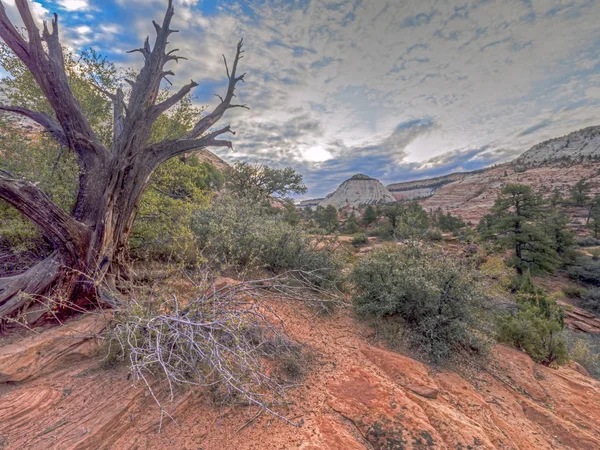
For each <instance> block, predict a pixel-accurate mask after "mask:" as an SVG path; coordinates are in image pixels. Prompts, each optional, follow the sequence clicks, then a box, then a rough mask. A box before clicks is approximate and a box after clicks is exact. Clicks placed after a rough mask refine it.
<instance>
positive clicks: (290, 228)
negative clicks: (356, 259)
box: [192, 196, 342, 288]
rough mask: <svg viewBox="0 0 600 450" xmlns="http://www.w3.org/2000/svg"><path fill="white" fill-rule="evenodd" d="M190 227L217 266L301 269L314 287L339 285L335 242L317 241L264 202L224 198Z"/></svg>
mask: <svg viewBox="0 0 600 450" xmlns="http://www.w3.org/2000/svg"><path fill="white" fill-rule="evenodd" d="M192 229H193V230H194V233H195V235H196V236H197V241H198V247H199V248H200V249H201V252H202V255H203V257H204V258H205V259H206V261H207V262H208V263H209V264H210V265H211V266H212V267H214V268H216V269H218V270H226V269H228V268H233V269H236V270H240V269H241V270H244V269H250V268H262V269H267V270H270V271H272V272H275V273H281V272H283V271H289V270H302V271H305V272H306V273H308V274H309V275H308V276H309V277H310V278H311V279H312V281H313V282H314V283H315V285H317V286H318V287H322V288H324V287H339V285H340V283H341V269H342V261H341V260H340V259H339V257H338V255H337V253H336V251H335V249H334V246H333V245H327V244H325V243H317V242H315V240H314V239H311V238H310V237H309V236H307V235H306V234H305V233H304V232H303V230H302V229H301V227H300V226H294V225H291V224H290V223H289V222H287V221H286V220H285V217H284V215H283V213H282V212H281V211H280V210H277V209H274V208H271V207H269V206H268V205H265V204H263V203H260V202H259V203H252V202H248V201H247V199H240V198H234V197H231V196H223V197H221V198H218V199H215V200H214V201H213V202H212V204H211V206H210V207H209V208H207V209H206V210H202V211H199V212H198V213H197V214H196V216H195V218H194V221H193V225H192Z"/></svg>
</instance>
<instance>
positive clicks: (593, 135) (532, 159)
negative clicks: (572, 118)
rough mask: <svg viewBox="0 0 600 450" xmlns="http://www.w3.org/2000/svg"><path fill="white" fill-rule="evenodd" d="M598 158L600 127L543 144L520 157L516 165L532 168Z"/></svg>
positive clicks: (599, 153) (576, 132) (599, 155)
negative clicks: (559, 162)
mask: <svg viewBox="0 0 600 450" xmlns="http://www.w3.org/2000/svg"><path fill="white" fill-rule="evenodd" d="M598 158H600V126H594V127H588V128H583V129H581V130H577V131H574V132H572V133H569V134H567V135H566V136H561V137H558V138H555V139H550V140H547V141H544V142H541V143H539V144H537V145H535V146H533V147H532V148H530V149H529V150H527V151H526V152H525V153H523V154H522V155H521V156H519V157H518V158H517V159H516V161H515V163H516V164H519V165H528V166H531V165H540V164H544V163H548V162H550V163H553V162H558V161H570V162H575V161H585V160H590V159H598Z"/></svg>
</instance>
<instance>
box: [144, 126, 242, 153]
mask: <svg viewBox="0 0 600 450" xmlns="http://www.w3.org/2000/svg"><path fill="white" fill-rule="evenodd" d="M225 133H231V134H235V132H234V131H232V130H231V127H230V126H229V125H227V126H226V127H224V128H221V129H219V130H216V131H213V132H211V133H208V134H206V135H204V136H202V137H201V138H198V139H172V140H165V141H162V142H159V143H158V144H154V145H152V146H150V148H149V149H148V151H149V152H152V153H154V154H155V156H156V158H158V159H159V161H161V162H162V161H166V160H167V159H170V158H173V157H174V156H177V155H181V154H183V153H187V152H191V151H193V150H200V149H205V148H206V147H228V148H233V144H232V143H231V141H228V140H224V139H217V138H218V137H219V136H221V135H222V134H225Z"/></svg>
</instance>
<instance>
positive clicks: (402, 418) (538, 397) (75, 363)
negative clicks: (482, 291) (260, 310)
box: [0, 280, 600, 450]
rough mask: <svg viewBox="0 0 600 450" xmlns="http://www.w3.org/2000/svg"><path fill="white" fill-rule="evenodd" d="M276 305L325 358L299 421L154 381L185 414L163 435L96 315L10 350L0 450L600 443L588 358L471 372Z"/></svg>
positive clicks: (2, 365) (598, 390) (4, 353)
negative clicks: (111, 353)
mask: <svg viewBox="0 0 600 450" xmlns="http://www.w3.org/2000/svg"><path fill="white" fill-rule="evenodd" d="M223 282H231V283H233V282H235V281H234V280H223ZM272 307H274V308H276V311H277V313H278V315H280V317H281V318H282V319H283V320H285V323H286V328H287V329H288V331H289V332H290V334H292V335H293V336H295V337H296V338H297V339H300V340H302V341H303V342H304V343H305V344H306V345H307V346H308V348H310V351H311V353H312V354H314V356H315V358H314V361H312V362H311V363H310V367H309V368H307V376H306V378H304V379H302V380H301V383H300V385H299V386H298V387H296V388H294V389H293V390H291V391H290V392H289V398H288V399H287V400H288V401H289V408H286V409H285V410H282V411H280V412H282V413H283V414H285V415H286V417H288V418H290V419H291V420H292V421H293V422H294V423H295V424H296V425H298V426H293V425H290V424H288V423H285V422H284V421H282V420H277V419H275V418H273V417H272V416H270V415H269V414H266V413H263V414H260V413H259V411H258V410H257V409H255V408H253V407H248V406H241V405H240V406H233V405H230V404H219V403H218V402H217V403H216V404H215V403H214V402H211V395H210V393H209V392H208V391H204V390H202V389H192V390H188V391H185V392H180V391H178V392H177V393H176V396H175V401H174V402H170V401H169V400H168V389H167V388H166V386H163V388H162V389H161V388H160V386H159V384H158V383H153V389H154V391H155V393H156V395H158V396H159V397H160V398H161V400H162V401H163V402H164V403H163V404H164V406H165V408H166V410H167V412H169V414H171V415H172V417H173V419H174V420H175V422H173V421H171V420H170V419H169V418H168V417H166V416H163V420H162V426H161V431H160V433H159V425H160V424H161V418H160V412H159V410H158V407H157V406H156V404H155V403H154V400H153V399H152V397H151V396H150V395H149V394H147V393H146V395H144V392H145V391H144V389H143V388H142V386H141V385H139V384H134V383H133V382H132V381H131V380H130V378H129V377H128V374H127V371H126V370H125V369H124V368H118V367H117V368H113V369H106V368H100V367H99V366H100V364H101V359H102V353H101V352H99V353H98V354H97V355H95V356H93V355H91V353H90V352H88V350H87V349H86V350H82V345H83V344H85V345H88V344H87V343H90V342H92V341H90V336H91V335H92V334H93V333H94V332H97V331H98V330H99V329H100V328H101V327H102V326H103V322H102V321H97V320H96V319H89V318H88V319H85V318H84V319H79V320H76V321H72V322H69V323H67V324H66V325H65V326H64V327H62V328H59V329H56V330H50V331H46V332H43V333H42V334H40V335H37V336H34V337H31V338H28V339H27V340H26V341H24V342H21V343H19V344H15V345H8V346H5V347H3V348H0V373H2V374H4V379H3V382H0V448H2V449H3V450H12V449H15V450H17V449H19V450H20V449H32V450H37V449H40V450H42V449H44V450H45V449H49V448H53V449H54V448H56V449H112V450H121V449H133V448H138V449H150V450H151V449H165V448H173V449H199V448H202V449H204V450H223V449H240V450H251V449H252V450H259V449H260V450H275V449H296V448H299V449H304V450H341V449H344V450H346V449H348V450H360V449H367V450H368V449H371V450H372V449H389V450H391V449H406V450H409V449H429V448H431V449H459V448H462V449H467V448H473V449H530V450H540V449H590V450H591V449H598V448H600V410H599V409H598V405H597V399H598V398H600V382H599V381H598V380H594V379H593V378H590V377H589V376H586V374H585V373H581V372H579V371H578V370H577V368H570V367H561V368H559V369H552V368H549V367H545V366H541V365H538V364H535V363H534V362H533V361H532V360H531V359H530V358H529V357H528V356H527V355H526V354H524V353H522V352H519V351H518V350H516V349H512V348H508V347H504V346H497V347H495V348H494V349H493V352H492V353H493V355H494V356H493V361H492V362H491V363H490V364H489V365H488V366H487V367H486V368H485V369H484V370H479V371H477V372H476V373H473V374H472V375H470V376H469V377H466V376H461V375H459V374H458V373H456V372H452V371H449V370H434V369H433V368H431V367H429V366H427V365H425V364H423V363H421V362H418V361H415V360H413V359H411V358H408V357H406V356H402V355H400V354H397V353H393V352H390V351H387V350H384V349H381V348H378V347H375V346H373V345H370V344H369V343H368V342H367V341H366V338H365V337H363V336H369V335H372V334H373V332H372V330H370V329H368V328H367V327H366V326H365V325H364V324H363V323H356V322H355V321H354V319H353V317H352V314H351V313H350V312H349V311H346V310H341V311H338V312H337V313H335V314H332V315H327V316H317V317H315V316H314V314H310V313H308V310H305V309H303V307H301V306H300V305H299V304H298V303H293V302H290V303H286V302H273V304H272ZM98 319H101V318H98ZM36 349H39V350H40V352H38V351H37V350H36ZM34 350H35V351H34ZM85 354H87V355H88V356H84V355H85ZM48 361H52V364H51V365H46V363H47V362H48ZM42 363H43V364H42ZM42 365H44V366H45V369H46V370H38V368H41V366H42ZM31 368H33V370H32V369H31ZM278 411H279V410H278Z"/></svg>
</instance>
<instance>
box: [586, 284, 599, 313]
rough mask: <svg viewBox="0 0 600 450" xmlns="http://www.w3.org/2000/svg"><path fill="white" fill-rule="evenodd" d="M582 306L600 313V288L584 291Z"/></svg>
mask: <svg viewBox="0 0 600 450" xmlns="http://www.w3.org/2000/svg"><path fill="white" fill-rule="evenodd" d="M581 307H582V308H584V309H587V310H588V311H592V312H594V313H600V288H597V287H595V288H592V289H588V290H586V291H585V292H583V293H582V295H581Z"/></svg>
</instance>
